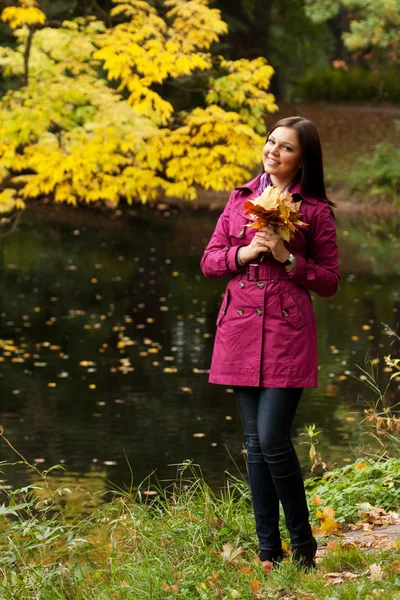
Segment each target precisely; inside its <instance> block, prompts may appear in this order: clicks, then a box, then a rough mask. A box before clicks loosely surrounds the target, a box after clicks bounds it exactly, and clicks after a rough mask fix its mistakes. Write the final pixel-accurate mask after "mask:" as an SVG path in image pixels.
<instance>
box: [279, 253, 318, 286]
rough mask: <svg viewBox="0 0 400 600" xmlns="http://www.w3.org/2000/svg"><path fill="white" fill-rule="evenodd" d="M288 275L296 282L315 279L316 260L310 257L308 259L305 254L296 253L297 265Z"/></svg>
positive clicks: (303, 282)
mask: <svg viewBox="0 0 400 600" xmlns="http://www.w3.org/2000/svg"><path fill="white" fill-rule="evenodd" d="M286 276H287V277H288V278H289V279H292V280H293V281H294V282H295V283H298V284H300V285H301V284H303V285H304V284H306V282H307V281H313V280H314V279H315V277H316V274H315V262H314V261H313V260H311V259H310V258H309V259H308V260H306V259H305V258H304V256H300V255H299V254H296V266H295V267H294V269H292V270H291V271H289V272H286Z"/></svg>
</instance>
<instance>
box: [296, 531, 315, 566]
mask: <svg viewBox="0 0 400 600" xmlns="http://www.w3.org/2000/svg"><path fill="white" fill-rule="evenodd" d="M317 548H318V544H317V540H316V539H315V538H312V539H311V540H310V541H309V542H307V543H306V544H302V545H301V546H297V547H296V548H293V549H292V560H293V562H294V563H296V565H297V566H299V567H302V568H303V569H315V560H314V558H315V554H316V552H317Z"/></svg>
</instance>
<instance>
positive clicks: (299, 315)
mask: <svg viewBox="0 0 400 600" xmlns="http://www.w3.org/2000/svg"><path fill="white" fill-rule="evenodd" d="M281 315H282V319H283V320H284V321H285V323H288V325H291V326H292V327H294V328H295V329H301V328H302V327H304V325H305V324H306V323H307V320H306V318H305V316H304V314H303V311H302V310H301V308H300V306H299V304H298V303H297V302H296V300H295V299H294V298H293V296H291V294H289V293H288V292H286V293H285V294H283V295H282V296H281Z"/></svg>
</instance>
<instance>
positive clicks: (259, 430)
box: [235, 387, 312, 551]
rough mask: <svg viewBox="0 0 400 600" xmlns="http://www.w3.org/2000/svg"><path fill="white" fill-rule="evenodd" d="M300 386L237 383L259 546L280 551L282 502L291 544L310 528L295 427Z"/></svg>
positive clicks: (306, 538)
mask: <svg viewBox="0 0 400 600" xmlns="http://www.w3.org/2000/svg"><path fill="white" fill-rule="evenodd" d="M302 391H303V390H302V388H255V387H235V397H236V401H237V405H238V408H239V412H240V416H241V419H242V422H243V427H244V434H245V436H246V447H247V461H248V472H249V482H250V488H251V494H252V498H253V507H254V516H255V520H256V531H257V536H258V541H259V546H260V549H262V550H271V551H279V550H280V548H281V537H280V533H279V501H280V502H281V503H282V506H283V511H284V514H285V521H286V526H287V528H288V530H289V533H290V540H291V545H292V548H294V547H296V546H301V545H303V544H305V543H307V542H309V541H310V540H311V538H312V531H311V527H310V524H309V521H308V517H309V513H308V508H307V502H306V496H305V492H304V484H303V477H302V475H301V470H300V463H299V460H298V458H297V455H296V452H295V449H294V447H293V444H292V440H291V427H292V423H293V419H294V416H295V414H296V410H297V407H298V405H299V401H300V397H301V393H302Z"/></svg>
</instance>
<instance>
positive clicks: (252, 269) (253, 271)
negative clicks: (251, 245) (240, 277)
mask: <svg viewBox="0 0 400 600" xmlns="http://www.w3.org/2000/svg"><path fill="white" fill-rule="evenodd" d="M258 269H259V266H258V264H249V265H248V267H247V281H258Z"/></svg>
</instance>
